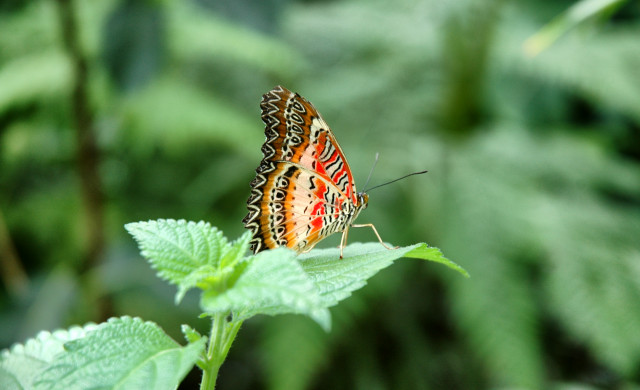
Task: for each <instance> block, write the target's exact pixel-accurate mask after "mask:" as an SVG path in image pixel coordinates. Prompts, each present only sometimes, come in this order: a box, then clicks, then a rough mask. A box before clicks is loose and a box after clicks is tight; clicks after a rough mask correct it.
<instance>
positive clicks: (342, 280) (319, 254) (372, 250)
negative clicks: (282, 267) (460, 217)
mask: <svg viewBox="0 0 640 390" xmlns="http://www.w3.org/2000/svg"><path fill="white" fill-rule="evenodd" d="M343 253H344V257H343V258H342V259H340V249H338V248H329V249H318V250H314V251H311V252H309V253H306V254H302V255H300V262H301V264H302V267H303V268H304V270H305V271H306V272H307V273H308V274H309V276H310V277H311V279H312V280H313V281H314V283H315V284H316V286H317V287H318V289H319V290H320V295H321V296H322V298H323V301H324V304H325V305H327V306H334V305H337V304H338V302H340V301H341V300H343V299H345V298H348V297H349V296H351V293H352V292H353V291H355V290H357V289H359V288H361V287H363V286H364V285H366V284H367V282H366V281H367V279H369V278H370V277H372V276H373V275H375V274H376V273H378V271H380V270H381V269H383V268H386V267H388V266H390V265H391V264H392V263H393V262H394V261H395V260H397V259H399V258H401V257H403V256H406V257H413V258H417V259H423V260H429V261H435V262H438V263H441V264H444V265H446V266H447V267H449V268H451V269H454V270H456V271H458V272H460V273H461V274H463V275H465V276H469V275H468V274H467V272H466V271H465V270H464V269H462V268H461V267H460V266H458V265H457V264H455V263H454V262H452V261H451V260H449V259H447V258H446V257H444V256H443V255H442V253H441V252H440V250H439V249H438V248H430V247H429V246H427V244H424V243H422V244H415V245H411V246H406V247H403V248H397V249H391V250H388V249H386V248H384V247H383V246H381V245H380V244H378V243H367V244H361V243H354V244H351V245H348V246H347V247H345V248H344V252H343Z"/></svg>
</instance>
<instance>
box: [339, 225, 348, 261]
mask: <svg viewBox="0 0 640 390" xmlns="http://www.w3.org/2000/svg"><path fill="white" fill-rule="evenodd" d="M348 236H349V226H347V227H346V228H345V229H344V230H343V231H342V238H341V239H340V258H341V259H342V249H343V248H344V247H345V246H346V245H347V237H348Z"/></svg>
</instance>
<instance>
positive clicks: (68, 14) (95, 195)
mask: <svg viewBox="0 0 640 390" xmlns="http://www.w3.org/2000/svg"><path fill="white" fill-rule="evenodd" d="M58 10H59V19H60V28H61V33H62V34H61V35H62V43H63V45H64V49H65V50H66V52H67V54H68V56H69V60H70V63H71V72H72V84H73V86H72V93H71V96H70V98H71V102H70V103H71V113H72V119H73V123H74V127H75V133H76V142H77V145H76V147H77V151H76V164H77V169H78V174H79V176H80V184H81V186H82V198H83V201H84V207H85V214H86V215H85V231H86V235H87V248H86V253H85V258H84V261H83V264H82V270H88V269H91V268H93V267H95V266H96V265H97V264H98V263H99V261H100V258H101V257H102V254H103V249H104V226H103V222H104V210H103V208H104V205H103V203H104V196H103V193H102V183H101V181H100V172H99V169H98V168H99V163H100V152H99V149H98V143H97V140H96V134H95V129H94V127H95V124H94V113H93V110H92V108H91V107H90V101H91V99H90V96H89V64H88V59H87V57H86V55H85V54H84V52H83V50H82V48H81V44H80V36H79V34H80V31H79V27H78V21H77V18H76V10H75V9H74V2H73V0H58Z"/></svg>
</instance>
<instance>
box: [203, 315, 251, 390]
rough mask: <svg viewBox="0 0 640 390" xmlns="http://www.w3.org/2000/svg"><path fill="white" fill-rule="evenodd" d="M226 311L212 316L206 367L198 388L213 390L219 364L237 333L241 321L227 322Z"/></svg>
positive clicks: (224, 357) (220, 364)
mask: <svg viewBox="0 0 640 390" xmlns="http://www.w3.org/2000/svg"><path fill="white" fill-rule="evenodd" d="M227 315H228V314H227V313H218V314H215V315H214V316H213V320H212V323H211V334H210V336H209V347H208V348H207V357H206V365H207V366H206V368H204V369H203V370H202V382H201V383H200V390H214V389H215V388H216V379H217V378H218V371H219V370H220V366H222V363H223V362H224V360H225V359H226V357H227V354H228V353H229V349H230V348H231V344H232V343H233V340H234V339H235V338H236V335H237V334H238V330H239V329H240V325H242V321H230V322H227Z"/></svg>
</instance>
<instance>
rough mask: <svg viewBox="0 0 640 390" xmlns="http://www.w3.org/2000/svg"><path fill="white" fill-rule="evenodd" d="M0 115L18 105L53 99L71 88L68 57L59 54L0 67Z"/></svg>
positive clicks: (28, 58) (26, 57)
mask: <svg viewBox="0 0 640 390" xmlns="http://www.w3.org/2000/svg"><path fill="white" fill-rule="evenodd" d="M0 85H2V88H0V114H3V113H4V112H5V111H7V110H9V109H10V108H12V107H13V106H15V105H19V104H25V103H31V102H33V101H38V100H42V99H43V98H53V97H57V96H60V95H61V94H64V93H66V92H67V91H68V90H69V89H70V88H71V71H70V65H69V62H68V61H67V59H66V57H65V56H64V55H63V54H62V53H60V52H55V51H49V52H44V53H38V54H34V55H31V56H24V57H20V58H18V59H15V60H13V61H11V62H9V63H6V64H4V66H3V67H2V68H0Z"/></svg>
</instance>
